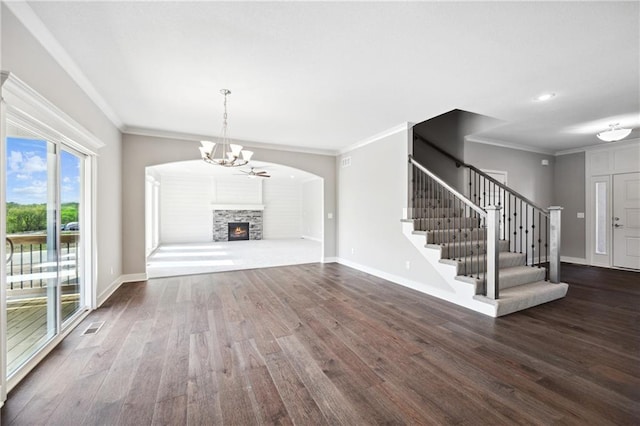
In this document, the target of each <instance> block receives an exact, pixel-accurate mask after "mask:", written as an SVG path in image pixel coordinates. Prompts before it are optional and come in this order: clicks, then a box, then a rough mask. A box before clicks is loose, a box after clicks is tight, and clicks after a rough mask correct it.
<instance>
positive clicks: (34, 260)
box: [5, 232, 79, 290]
mask: <svg viewBox="0 0 640 426" xmlns="http://www.w3.org/2000/svg"><path fill="white" fill-rule="evenodd" d="M78 238H79V233H78V232H64V233H61V234H60V250H59V251H60V255H59V257H58V258H59V264H60V266H61V268H60V270H61V273H60V278H61V282H60V284H61V285H73V284H75V283H77V277H78V262H77V259H78ZM6 243H7V259H6V266H5V267H6V272H7V289H8V290H26V289H37V288H45V287H46V286H47V281H48V280H49V279H51V276H50V275H52V274H53V276H55V273H56V272H55V268H53V266H54V264H52V262H51V261H50V260H49V259H48V255H47V235H46V234H45V233H34V234H15V235H7V240H6ZM54 263H55V262H54ZM51 271H54V272H51Z"/></svg>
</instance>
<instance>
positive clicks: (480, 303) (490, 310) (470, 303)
mask: <svg viewBox="0 0 640 426" xmlns="http://www.w3.org/2000/svg"><path fill="white" fill-rule="evenodd" d="M405 217H406V216H405ZM402 233H403V234H404V236H405V237H406V238H407V239H408V240H409V241H410V242H411V244H413V245H414V247H415V248H416V249H417V250H418V251H419V252H420V253H421V254H422V256H423V257H424V258H425V259H427V261H428V262H429V263H431V265H432V266H433V267H434V268H435V269H436V271H438V273H439V274H440V276H441V277H442V278H443V279H444V280H445V281H446V283H447V284H448V285H449V286H450V287H451V288H452V289H453V291H452V292H443V291H435V289H433V290H432V289H431V288H429V287H428V286H425V287H421V288H420V291H422V292H423V293H427V294H429V295H430V296H434V297H437V298H439V299H443V300H446V301H447V302H451V303H454V304H456V305H460V306H463V307H465V308H468V309H471V310H473V311H476V312H479V313H481V314H484V315H488V316H490V317H497V316H498V306H497V305H496V304H494V303H488V301H484V300H481V299H478V298H476V289H475V285H473V284H471V283H466V282H463V281H460V280H457V279H456V275H457V272H456V267H455V266H454V265H451V264H447V263H444V262H441V261H440V250H439V249H435V248H429V247H426V246H425V237H424V235H421V234H415V233H414V229H413V220H411V219H408V220H406V219H403V220H402Z"/></svg>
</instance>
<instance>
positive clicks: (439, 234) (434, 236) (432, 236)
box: [424, 224, 486, 244]
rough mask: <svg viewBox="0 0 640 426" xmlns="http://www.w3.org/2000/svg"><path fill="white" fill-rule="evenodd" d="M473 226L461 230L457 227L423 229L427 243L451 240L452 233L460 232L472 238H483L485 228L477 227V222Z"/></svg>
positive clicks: (457, 233)
mask: <svg viewBox="0 0 640 426" xmlns="http://www.w3.org/2000/svg"><path fill="white" fill-rule="evenodd" d="M475 225H476V226H475V227H471V228H464V229H462V230H459V229H451V228H450V229H441V230H431V231H424V232H425V233H426V237H427V244H440V243H443V242H446V241H451V238H452V237H453V236H454V235H459V234H460V233H462V234H463V237H464V234H466V235H467V238H471V239H474V240H483V239H484V237H485V235H486V230H485V229H484V228H479V227H478V226H477V224H475Z"/></svg>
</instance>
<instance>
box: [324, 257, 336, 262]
mask: <svg viewBox="0 0 640 426" xmlns="http://www.w3.org/2000/svg"><path fill="white" fill-rule="evenodd" d="M338 259H339V258H337V257H323V258H322V260H321V262H322V263H339V260H338Z"/></svg>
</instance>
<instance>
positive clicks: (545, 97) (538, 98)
mask: <svg viewBox="0 0 640 426" xmlns="http://www.w3.org/2000/svg"><path fill="white" fill-rule="evenodd" d="M555 97H556V94H555V93H543V94H541V95H538V96H536V97H535V98H534V99H535V100H536V101H538V102H544V101H548V100H549V99H553V98H555Z"/></svg>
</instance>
